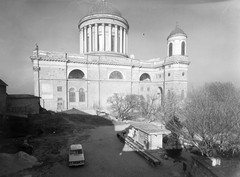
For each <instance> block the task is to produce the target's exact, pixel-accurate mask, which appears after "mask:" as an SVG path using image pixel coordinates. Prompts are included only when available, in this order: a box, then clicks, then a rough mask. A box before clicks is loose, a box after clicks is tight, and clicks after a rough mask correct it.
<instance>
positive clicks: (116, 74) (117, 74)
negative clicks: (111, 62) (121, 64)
mask: <svg viewBox="0 0 240 177" xmlns="http://www.w3.org/2000/svg"><path fill="white" fill-rule="evenodd" d="M109 79H123V75H122V73H120V72H119V71H113V72H112V73H111V74H110V76H109Z"/></svg>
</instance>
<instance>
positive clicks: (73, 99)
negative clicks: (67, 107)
mask: <svg viewBox="0 0 240 177" xmlns="http://www.w3.org/2000/svg"><path fill="white" fill-rule="evenodd" d="M69 102H76V94H75V90H74V88H70V89H69Z"/></svg>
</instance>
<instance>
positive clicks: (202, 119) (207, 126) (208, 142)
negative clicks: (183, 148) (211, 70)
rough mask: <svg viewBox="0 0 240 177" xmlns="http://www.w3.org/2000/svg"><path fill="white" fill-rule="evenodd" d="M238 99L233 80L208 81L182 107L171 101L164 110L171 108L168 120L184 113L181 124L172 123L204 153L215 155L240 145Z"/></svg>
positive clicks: (190, 95) (190, 142)
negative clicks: (224, 81)
mask: <svg viewBox="0 0 240 177" xmlns="http://www.w3.org/2000/svg"><path fill="white" fill-rule="evenodd" d="M239 100H240V96H239V92H238V91H237V90H236V88H235V87H234V85H233V84H231V83H219V82H216V83H210V84H206V85H204V86H203V87H201V88H199V89H197V90H192V92H190V93H189V94H188V98H187V100H186V102H185V104H184V107H182V108H181V109H179V107H178V106H175V105H177V104H176V103H169V104H170V105H172V106H169V107H167V106H166V107H165V112H166V111H169V112H167V113H166V116H165V117H166V119H165V120H169V118H171V117H172V116H173V115H175V116H177V117H179V115H181V116H180V117H184V118H182V120H181V121H182V125H183V127H182V128H180V129H179V127H176V125H174V124H172V125H170V126H172V130H174V131H175V133H176V134H178V135H179V136H180V137H181V139H182V140H183V141H184V142H185V143H188V144H191V145H193V146H195V147H196V148H198V149H199V150H200V151H201V153H202V154H205V155H207V156H212V155H214V154H216V153H217V152H218V153H219V152H220V151H223V152H227V151H228V152H229V151H230V152H232V153H234V152H236V151H237V150H238V149H239V145H240V144H239V143H240V142H239V137H240V132H239V131H238V128H239V123H240V104H239ZM173 102H174V101H173ZM179 112H180V114H179ZM177 114H178V115H177Z"/></svg>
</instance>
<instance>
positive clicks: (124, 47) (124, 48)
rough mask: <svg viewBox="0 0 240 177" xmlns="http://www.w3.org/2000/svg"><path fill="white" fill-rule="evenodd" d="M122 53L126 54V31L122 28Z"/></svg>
mask: <svg viewBox="0 0 240 177" xmlns="http://www.w3.org/2000/svg"><path fill="white" fill-rule="evenodd" d="M123 53H124V54H126V29H125V28H123Z"/></svg>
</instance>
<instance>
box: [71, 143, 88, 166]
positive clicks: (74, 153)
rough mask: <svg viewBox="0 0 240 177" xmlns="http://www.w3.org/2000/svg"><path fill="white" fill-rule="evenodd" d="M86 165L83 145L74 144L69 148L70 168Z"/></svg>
mask: <svg viewBox="0 0 240 177" xmlns="http://www.w3.org/2000/svg"><path fill="white" fill-rule="evenodd" d="M79 165H85V157H84V152H83V148H82V145H81V144H72V145H71V146H70V148H69V167H71V166H79Z"/></svg>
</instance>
